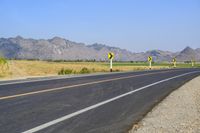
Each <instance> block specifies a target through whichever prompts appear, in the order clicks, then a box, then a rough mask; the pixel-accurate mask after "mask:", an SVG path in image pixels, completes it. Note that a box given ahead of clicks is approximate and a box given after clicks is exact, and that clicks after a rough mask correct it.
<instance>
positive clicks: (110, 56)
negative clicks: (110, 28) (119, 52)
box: [108, 52, 114, 60]
mask: <svg viewBox="0 0 200 133" xmlns="http://www.w3.org/2000/svg"><path fill="white" fill-rule="evenodd" d="M113 58H114V53H112V52H109V53H108V59H110V60H111V59H113Z"/></svg>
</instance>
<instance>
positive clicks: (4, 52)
mask: <svg viewBox="0 0 200 133" xmlns="http://www.w3.org/2000/svg"><path fill="white" fill-rule="evenodd" d="M110 51H112V52H113V53H115V60H118V61H146V60H147V57H148V56H152V57H153V60H154V61H171V60H172V58H173V57H176V58H177V61H190V60H191V59H195V60H196V61H200V48H197V49H192V48H190V47H186V48H185V49H183V50H182V51H180V52H170V51H162V50H150V51H146V52H140V53H134V52H131V51H128V50H126V49H121V48H118V47H110V46H107V45H104V44H98V43H95V44H92V45H85V44H84V43H77V42H73V41H69V40H67V39H64V38H60V37H54V38H52V39H31V38H29V39H25V38H23V37H21V36H17V37H14V38H0V54H1V56H4V57H6V58H9V59H39V60H97V61H104V60H108V59H107V54H108V52H110Z"/></svg>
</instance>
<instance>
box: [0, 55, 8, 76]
mask: <svg viewBox="0 0 200 133" xmlns="http://www.w3.org/2000/svg"><path fill="white" fill-rule="evenodd" d="M8 71H9V66H8V61H7V60H6V59H5V58H4V57H0V78H2V77H5V76H7V75H9V73H8Z"/></svg>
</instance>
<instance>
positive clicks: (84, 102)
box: [0, 69, 200, 133]
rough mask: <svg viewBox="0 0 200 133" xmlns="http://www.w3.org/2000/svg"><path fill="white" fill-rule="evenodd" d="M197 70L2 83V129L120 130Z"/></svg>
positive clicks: (12, 132)
mask: <svg viewBox="0 0 200 133" xmlns="http://www.w3.org/2000/svg"><path fill="white" fill-rule="evenodd" d="M198 75H200V69H171V70H152V71H140V72H126V73H112V74H102V75H91V76H82V77H73V78H63V77H62V78H61V79H59V78H50V79H48V78H47V79H34V80H16V81H4V82H0V113H1V115H0V132H1V133H19V132H39V133H124V132H127V131H128V130H129V129H130V128H131V126H132V125H133V123H135V122H137V121H138V120H140V119H141V118H143V116H144V115H145V114H146V113H147V112H148V111H149V110H151V109H152V107H153V106H154V105H155V104H157V103H158V102H159V101H160V100H162V99H163V98H164V97H165V96H167V95H168V94H169V93H170V92H171V91H173V90H174V89H177V88H178V87H180V86H181V85H183V84H184V83H185V82H187V81H189V80H191V79H193V78H194V77H196V76H198Z"/></svg>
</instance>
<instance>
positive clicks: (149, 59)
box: [148, 56, 153, 69]
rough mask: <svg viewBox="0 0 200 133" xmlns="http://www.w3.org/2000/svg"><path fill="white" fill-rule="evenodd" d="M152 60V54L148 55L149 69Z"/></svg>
mask: <svg viewBox="0 0 200 133" xmlns="http://www.w3.org/2000/svg"><path fill="white" fill-rule="evenodd" d="M152 60H153V57H152V56H149V57H148V61H149V69H151V62H152Z"/></svg>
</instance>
